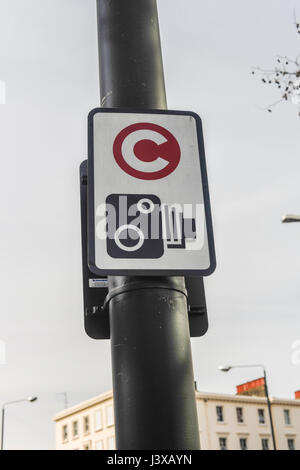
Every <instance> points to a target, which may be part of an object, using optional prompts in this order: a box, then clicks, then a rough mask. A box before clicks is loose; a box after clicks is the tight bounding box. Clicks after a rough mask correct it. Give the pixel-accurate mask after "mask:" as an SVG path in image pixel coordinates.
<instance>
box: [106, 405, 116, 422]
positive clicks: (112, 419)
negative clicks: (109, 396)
mask: <svg viewBox="0 0 300 470" xmlns="http://www.w3.org/2000/svg"><path fill="white" fill-rule="evenodd" d="M108 410H111V422H110V421H109V419H108V418H109V413H108ZM105 424H106V427H107V428H110V427H111V426H114V424H115V415H114V407H113V405H107V406H106V407H105Z"/></svg>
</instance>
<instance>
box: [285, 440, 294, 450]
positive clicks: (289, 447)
mask: <svg viewBox="0 0 300 470" xmlns="http://www.w3.org/2000/svg"><path fill="white" fill-rule="evenodd" d="M287 442H288V449H289V450H295V440H294V439H288V440H287Z"/></svg>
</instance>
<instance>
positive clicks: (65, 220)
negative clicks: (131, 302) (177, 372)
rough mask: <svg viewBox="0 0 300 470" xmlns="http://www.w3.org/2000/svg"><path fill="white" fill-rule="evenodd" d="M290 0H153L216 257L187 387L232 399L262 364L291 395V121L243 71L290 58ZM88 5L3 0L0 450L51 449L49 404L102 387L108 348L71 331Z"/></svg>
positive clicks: (93, 89) (298, 204)
mask: <svg viewBox="0 0 300 470" xmlns="http://www.w3.org/2000/svg"><path fill="white" fill-rule="evenodd" d="M294 8H296V9H298V15H299V18H300V2H299V1H297V0H252V1H251V2H250V1H240V0H226V1H222V0H159V12H160V25H161V36H162V46H163V55H164V64H165V75H166V85H167V94H168V105H169V108H170V109H183V110H192V111H195V112H197V113H199V114H200V116H201V118H202V120H203V126H204V133H205V144H206V154H207V166H208V176H209V184H210V193H211V204H212V212H213V221H214V232H215V243H216V252H217V263H218V267H217V270H216V272H215V273H214V274H213V275H212V276H211V277H210V278H208V279H207V280H206V282H205V284H206V293H207V304H208V313H209V320H210V329H209V332H208V334H207V335H206V336H205V337H204V338H200V339H193V341H192V345H193V358H194V370H195V378H196V379H197V381H198V387H199V389H200V390H205V391H212V392H226V393H234V392H235V385H236V384H238V383H241V382H243V381H244V380H248V379H251V378H255V377H257V376H259V375H260V371H259V370H257V371H256V370H253V371H249V370H246V371H232V372H231V373H229V374H221V373H220V372H218V371H217V367H218V365H219V364H220V363H264V364H265V365H266V367H267V369H268V372H269V379H270V392H271V394H272V395H275V396H282V397H290V398H291V397H292V396H293V392H294V391H295V390H297V389H299V388H300V365H294V364H293V363H292V360H291V356H292V352H293V350H292V345H293V343H294V342H295V341H296V340H300V316H299V312H300V290H299V282H300V269H299V267H300V224H294V225H282V224H281V222H280V220H281V216H282V215H283V214H284V213H300V190H299V178H300V157H299V143H300V133H299V126H300V120H299V118H298V116H297V107H296V106H294V105H292V104H286V105H280V106H278V107H277V108H275V109H274V112H273V113H272V114H269V113H267V112H264V111H262V110H261V109H260V108H261V107H264V106H267V105H268V104H270V103H272V102H273V101H276V99H277V98H278V95H277V91H276V90H273V89H272V88H268V87H266V86H263V85H262V84H261V83H260V82H259V80H258V79H257V78H255V77H254V78H253V77H252V76H251V73H250V69H251V66H255V65H259V66H262V67H272V65H273V64H274V62H275V56H276V54H282V55H286V54H287V55H289V56H291V57H295V56H296V55H297V54H298V53H299V52H300V42H299V36H297V33H296V31H295V28H294V25H293V21H294V18H293V9H294ZM97 67H98V58H97V36H96V7H95V1H94V0H0V80H3V81H5V83H6V87H7V94H6V104H5V105H0V158H1V173H2V178H1V184H0V211H1V212H0V213H1V232H0V237H1V244H0V257H1V270H0V284H1V290H0V292H1V294H0V310H1V315H0V340H2V341H5V343H6V348H7V363H6V365H0V384H1V386H0V403H2V402H4V401H8V400H14V399H18V398H22V397H23V396H27V395H29V394H36V395H38V396H39V401H38V402H37V403H34V404H28V403H22V404H19V405H14V406H11V407H9V408H7V421H6V423H7V424H6V434H5V446H6V448H11V449H13V448H18V449H40V448H41V449H49V448H50V449H51V448H54V445H55V441H54V424H53V423H52V422H51V419H52V417H53V416H54V414H55V413H56V412H57V411H59V410H61V409H62V408H63V399H62V396H59V395H57V394H58V393H60V392H67V393H68V400H69V404H70V405H73V404H75V403H78V402H79V401H81V400H84V399H87V398H89V397H91V396H94V395H97V394H98V393H100V392H105V391H107V390H109V389H110V388H111V363H110V347H109V342H107V341H105V342H95V341H92V340H90V339H89V338H88V337H87V336H86V334H85V333H84V330H83V308H82V283H81V251H80V250H81V247H80V211H79V187H78V168H79V164H80V162H81V161H82V160H84V159H85V158H86V152H87V150H86V149H87V136H86V119H87V114H88V112H89V111H90V110H91V109H92V108H95V107H96V106H98V104H99V91H98V69H97Z"/></svg>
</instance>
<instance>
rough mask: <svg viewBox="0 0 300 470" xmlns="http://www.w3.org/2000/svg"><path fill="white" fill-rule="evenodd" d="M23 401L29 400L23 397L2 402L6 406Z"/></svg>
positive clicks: (3, 406)
mask: <svg viewBox="0 0 300 470" xmlns="http://www.w3.org/2000/svg"><path fill="white" fill-rule="evenodd" d="M23 401H28V398H21V399H20V400H13V401H7V402H6V403H3V404H2V408H5V407H6V406H7V405H14V404H15V403H21V402H23Z"/></svg>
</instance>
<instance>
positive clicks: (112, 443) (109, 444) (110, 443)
mask: <svg viewBox="0 0 300 470" xmlns="http://www.w3.org/2000/svg"><path fill="white" fill-rule="evenodd" d="M107 447H108V450H115V438H114V436H111V437H109V438H108V439H107Z"/></svg>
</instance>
